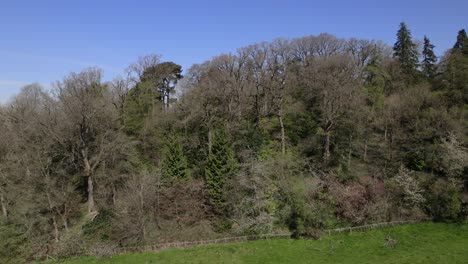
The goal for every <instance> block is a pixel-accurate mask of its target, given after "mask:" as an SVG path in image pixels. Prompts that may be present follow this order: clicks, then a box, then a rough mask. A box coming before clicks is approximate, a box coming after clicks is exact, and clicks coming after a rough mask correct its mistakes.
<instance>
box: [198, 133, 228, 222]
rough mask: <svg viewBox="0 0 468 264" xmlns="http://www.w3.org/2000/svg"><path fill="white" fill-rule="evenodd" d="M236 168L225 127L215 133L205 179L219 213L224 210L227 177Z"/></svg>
mask: <svg viewBox="0 0 468 264" xmlns="http://www.w3.org/2000/svg"><path fill="white" fill-rule="evenodd" d="M234 169H235V159H234V155H233V152H232V149H231V146H230V143H229V140H228V136H227V134H226V131H225V130H224V129H219V130H217V131H216V132H215V133H214V139H213V145H212V147H211V152H210V153H209V155H208V163H207V165H206V168H205V181H206V185H207V189H208V194H209V196H210V202H211V204H212V205H213V206H214V207H215V208H216V210H217V211H218V212H219V213H222V212H223V211H224V203H225V190H224V185H225V181H226V178H227V177H228V176H229V175H231V174H232V172H233V171H234Z"/></svg>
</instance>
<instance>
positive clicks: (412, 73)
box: [393, 22, 419, 78]
mask: <svg viewBox="0 0 468 264" xmlns="http://www.w3.org/2000/svg"><path fill="white" fill-rule="evenodd" d="M393 56H394V57H396V58H398V61H399V62H400V65H401V67H402V69H403V72H404V73H405V74H407V75H408V77H410V78H416V77H417V74H418V72H417V68H418V61H419V59H418V51H417V49H416V44H415V43H413V40H412V37H411V32H410V31H409V29H408V28H407V27H406V24H405V23H403V22H402V23H400V29H399V30H398V33H397V41H396V42H395V44H394V45H393Z"/></svg>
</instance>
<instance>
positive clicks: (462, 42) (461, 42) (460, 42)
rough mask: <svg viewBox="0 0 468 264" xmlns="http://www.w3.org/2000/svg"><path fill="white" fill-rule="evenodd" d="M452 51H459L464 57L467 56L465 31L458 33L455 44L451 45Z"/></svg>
mask: <svg viewBox="0 0 468 264" xmlns="http://www.w3.org/2000/svg"><path fill="white" fill-rule="evenodd" d="M453 50H455V51H458V50H459V51H462V52H464V53H465V55H468V53H467V52H468V36H467V35H466V31H465V30H464V29H461V30H460V31H458V35H457V42H455V45H453Z"/></svg>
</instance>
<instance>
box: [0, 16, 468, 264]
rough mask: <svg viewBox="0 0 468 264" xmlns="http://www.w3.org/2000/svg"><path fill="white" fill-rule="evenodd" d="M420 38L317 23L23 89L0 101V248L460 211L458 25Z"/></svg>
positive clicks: (462, 141) (39, 252) (463, 147)
mask: <svg viewBox="0 0 468 264" xmlns="http://www.w3.org/2000/svg"><path fill="white" fill-rule="evenodd" d="M422 44H423V45H422V47H420V46H418V44H416V42H415V41H414V40H413V39H412V36H411V33H410V31H409V29H408V28H407V27H406V25H405V24H404V23H402V24H400V29H399V31H398V32H397V41H396V43H395V44H394V46H393V48H392V47H389V46H387V45H386V44H384V43H382V42H379V41H369V40H359V39H340V38H337V37H334V36H332V35H329V34H320V35H318V36H308V37H303V38H297V39H277V40H274V41H273V42H263V43H259V44H255V45H251V46H247V47H244V48H240V49H239V50H238V51H237V52H235V53H231V54H223V55H220V56H217V57H214V58H213V59H211V60H210V61H207V62H205V63H203V64H199V65H194V66H192V67H191V68H190V69H189V70H188V71H187V72H186V74H185V76H182V68H181V66H180V65H178V64H176V63H174V62H163V61H161V57H160V56H158V55H148V56H144V57H141V58H140V59H139V60H138V61H137V62H136V63H135V64H132V65H131V66H130V67H129V68H128V70H127V71H126V75H125V77H124V78H122V77H119V78H116V79H115V80H114V81H112V82H103V81H102V72H101V70H99V69H95V68H89V69H85V70H83V71H82V72H80V73H71V74H69V75H68V76H66V77H65V78H64V79H63V80H61V81H58V82H56V83H55V85H54V89H53V90H52V91H46V90H44V89H43V88H42V87H40V86H39V85H37V84H32V85H28V86H26V87H24V88H23V89H22V91H21V92H20V93H19V94H18V95H17V96H16V97H15V98H14V99H13V100H11V101H10V102H9V103H7V104H5V105H3V106H1V108H0V135H1V137H0V198H1V210H2V214H1V225H0V259H2V258H3V259H8V258H16V260H19V259H22V258H41V257H45V256H47V255H58V256H67V255H70V254H74V253H76V252H79V251H80V250H83V249H86V248H92V247H97V246H98V245H100V246H102V245H107V246H109V247H112V246H117V245H120V246H122V245H134V244H142V243H150V242H165V241H174V240H200V239H203V238H209V237H215V236H223V235H227V234H261V233H268V232H275V231H279V230H282V231H284V230H290V231H291V232H292V233H293V234H294V235H295V236H316V235H317V234H318V233H319V230H320V229H323V228H332V227H339V226H349V225H358V224H365V223H374V222H381V221H390V220H395V219H414V218H426V217H430V218H433V219H436V220H442V221H460V220H463V219H466V217H467V215H468V195H467V191H468V181H467V180H468V150H467V145H468V127H467V124H468V118H467V113H468V112H467V111H468V37H467V35H466V32H465V30H460V31H459V32H458V36H457V38H456V42H455V44H454V46H453V48H452V49H450V50H448V51H446V53H445V54H444V55H443V56H442V57H441V58H437V57H436V55H435V54H434V51H433V48H434V45H433V44H432V43H431V42H430V40H429V39H428V38H427V37H425V38H424V41H423V43H422ZM176 87H177V93H176Z"/></svg>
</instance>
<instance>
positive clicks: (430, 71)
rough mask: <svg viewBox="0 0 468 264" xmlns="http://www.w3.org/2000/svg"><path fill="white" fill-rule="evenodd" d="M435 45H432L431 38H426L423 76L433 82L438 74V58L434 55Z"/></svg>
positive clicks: (422, 64)
mask: <svg viewBox="0 0 468 264" xmlns="http://www.w3.org/2000/svg"><path fill="white" fill-rule="evenodd" d="M434 47H435V46H434V45H432V44H431V42H430V40H429V38H427V37H426V36H424V46H423V51H422V55H423V61H422V62H421V67H422V72H423V75H424V76H425V77H426V78H428V79H429V80H431V79H432V78H434V76H435V74H436V65H435V63H436V62H437V57H436V55H435V53H434Z"/></svg>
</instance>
